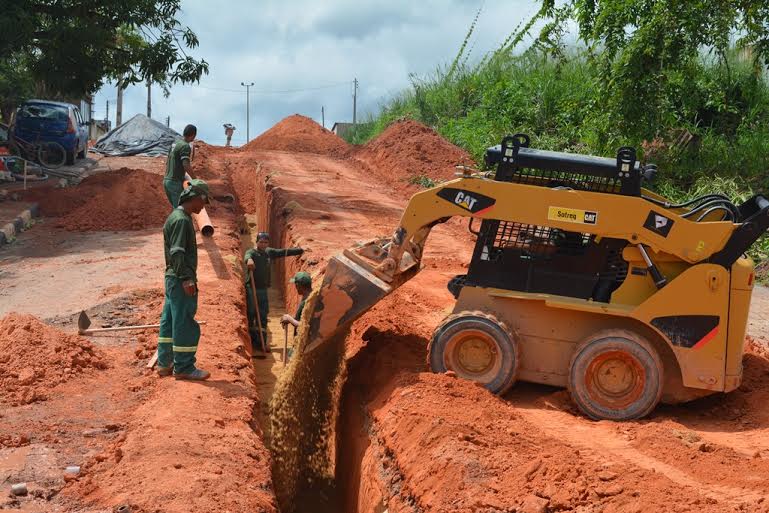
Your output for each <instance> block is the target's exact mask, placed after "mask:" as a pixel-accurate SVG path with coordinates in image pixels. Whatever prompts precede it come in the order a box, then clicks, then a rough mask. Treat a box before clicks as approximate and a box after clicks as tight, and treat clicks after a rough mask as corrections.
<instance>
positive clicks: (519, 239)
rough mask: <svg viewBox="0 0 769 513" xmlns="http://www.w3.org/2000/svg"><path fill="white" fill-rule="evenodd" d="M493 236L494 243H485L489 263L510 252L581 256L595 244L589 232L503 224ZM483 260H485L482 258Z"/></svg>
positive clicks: (532, 254)
mask: <svg viewBox="0 0 769 513" xmlns="http://www.w3.org/2000/svg"><path fill="white" fill-rule="evenodd" d="M489 235H490V236H491V237H489V238H492V237H493V241H487V242H491V244H485V246H486V247H487V248H489V249H488V252H489V253H488V255H487V258H484V259H488V260H489V261H492V262H493V261H497V260H498V259H499V258H500V256H501V255H502V252H503V251H504V250H506V249H513V248H514V249H518V250H520V251H521V254H522V255H528V256H548V255H563V256H581V255H584V254H585V251H586V250H587V247H588V246H589V245H590V243H591V242H592V241H593V238H594V235H591V234H589V233H578V232H567V231H564V230H559V229H557V228H550V227H547V226H537V225H533V224H525V223H515V222H505V221H500V222H499V227H498V228H497V230H496V231H493V230H491V233H489ZM482 258H483V257H482Z"/></svg>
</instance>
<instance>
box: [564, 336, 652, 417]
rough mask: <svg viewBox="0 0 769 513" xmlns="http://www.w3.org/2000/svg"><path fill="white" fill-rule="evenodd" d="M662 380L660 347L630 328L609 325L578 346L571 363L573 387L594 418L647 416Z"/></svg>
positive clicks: (583, 407) (572, 391) (577, 400)
mask: <svg viewBox="0 0 769 513" xmlns="http://www.w3.org/2000/svg"><path fill="white" fill-rule="evenodd" d="M663 384H664V376H663V366H662V361H661V360H660V357H659V355H658V354H657V351H655V350H654V347H653V346H652V345H651V344H649V342H647V341H646V340H645V339H643V338H642V337H640V336H638V335H636V334H635V333H633V332H630V331H626V330H607V331H603V332H599V333H597V334H595V335H593V336H591V337H590V338H589V339H588V340H586V341H584V342H582V343H581V344H579V345H578V346H577V349H576V350H575V351H574V355H573V356H572V358H571V364H570V366H569V393H570V394H571V398H572V400H573V401H574V402H575V403H576V404H577V406H578V407H579V409H580V410H582V411H583V412H584V413H585V415H587V416H588V417H590V418H592V419H596V420H603V419H607V420H631V419H639V418H641V417H645V416H646V415H648V414H649V413H651V411H652V410H654V408H655V407H656V406H657V404H658V403H659V401H660V397H662V388H663Z"/></svg>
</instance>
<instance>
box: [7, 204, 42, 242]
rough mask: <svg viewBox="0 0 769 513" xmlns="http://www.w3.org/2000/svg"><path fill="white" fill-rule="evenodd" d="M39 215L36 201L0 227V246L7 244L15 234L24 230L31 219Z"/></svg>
mask: <svg viewBox="0 0 769 513" xmlns="http://www.w3.org/2000/svg"><path fill="white" fill-rule="evenodd" d="M39 216H40V208H39V206H38V204H37V203H34V204H32V206H31V207H29V208H28V209H26V210H24V211H23V212H22V213H21V214H19V215H18V216H16V219H14V220H13V221H12V222H10V223H8V224H6V225H5V226H3V227H1V228H0V246H2V245H4V244H9V243H10V242H12V241H13V240H14V239H15V238H16V234H17V233H20V232H22V231H24V230H26V229H27V228H28V227H29V225H30V224H32V220H33V219H35V218H36V217H39Z"/></svg>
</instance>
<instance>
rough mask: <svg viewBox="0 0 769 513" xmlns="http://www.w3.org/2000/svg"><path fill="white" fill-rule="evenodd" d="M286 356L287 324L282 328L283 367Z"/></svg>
mask: <svg viewBox="0 0 769 513" xmlns="http://www.w3.org/2000/svg"><path fill="white" fill-rule="evenodd" d="M287 355H288V324H286V325H284V326H283V367H285V366H286V359H287Z"/></svg>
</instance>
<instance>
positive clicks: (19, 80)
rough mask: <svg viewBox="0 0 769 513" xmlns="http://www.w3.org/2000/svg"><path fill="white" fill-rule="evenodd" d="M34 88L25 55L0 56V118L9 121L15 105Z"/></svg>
mask: <svg viewBox="0 0 769 513" xmlns="http://www.w3.org/2000/svg"><path fill="white" fill-rule="evenodd" d="M33 90H34V82H33V80H32V76H31V74H30V72H29V66H28V64H27V62H26V56H25V55H23V54H17V53H14V54H10V55H8V56H7V57H5V58H0V119H2V120H3V122H4V123H9V122H10V119H11V113H13V110H14V109H15V108H16V105H18V104H19V102H21V101H23V100H24V99H26V98H28V97H29V96H30V95H31V94H32V92H33Z"/></svg>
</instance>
